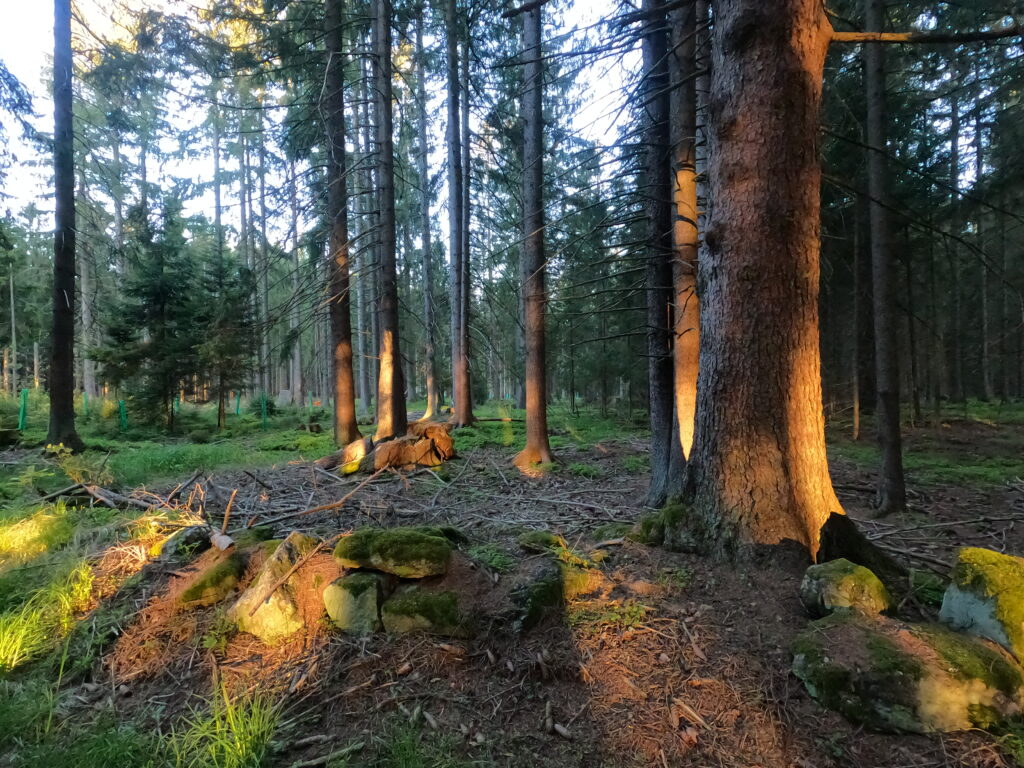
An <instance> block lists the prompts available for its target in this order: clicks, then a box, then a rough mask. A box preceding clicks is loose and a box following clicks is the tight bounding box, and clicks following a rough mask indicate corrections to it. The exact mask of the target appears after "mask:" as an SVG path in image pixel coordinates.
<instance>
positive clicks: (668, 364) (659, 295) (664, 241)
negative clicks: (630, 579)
mask: <svg viewBox="0 0 1024 768" xmlns="http://www.w3.org/2000/svg"><path fill="white" fill-rule="evenodd" d="M643 9H644V12H645V15H646V17H647V19H648V21H646V22H645V23H646V27H645V30H644V35H643V59H644V104H643V120H644V125H645V128H644V132H645V141H644V144H645V160H644V184H643V194H644V198H645V204H646V208H647V214H646V218H647V235H646V251H647V254H646V261H647V271H646V297H647V383H648V401H649V415H650V426H651V449H650V454H651V486H650V488H649V490H648V492H647V501H646V504H647V506H650V507H660V506H661V505H662V504H664V503H665V499H666V496H667V494H668V486H669V479H670V472H669V468H670V464H671V460H672V454H673V421H674V416H673V412H674V395H675V386H674V380H673V374H674V371H673V362H672V330H673V322H672V303H673V298H674V297H673V283H672V263H671V261H670V259H671V257H672V229H673V227H672V220H673V206H672V200H673V195H672V152H671V147H670V139H669V87H668V85H669V83H668V61H667V57H668V34H667V29H666V19H665V12H664V2H663V0H644V3H643Z"/></svg>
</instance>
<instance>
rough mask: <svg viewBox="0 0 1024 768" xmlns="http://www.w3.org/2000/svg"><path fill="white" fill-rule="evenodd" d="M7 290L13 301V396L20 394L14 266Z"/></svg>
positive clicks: (8, 279) (8, 274)
mask: <svg viewBox="0 0 1024 768" xmlns="http://www.w3.org/2000/svg"><path fill="white" fill-rule="evenodd" d="M7 288H8V294H9V296H10V301H11V394H17V393H18V313H17V310H16V309H15V305H14V265H13V264H12V265H11V271H10V272H8V273H7Z"/></svg>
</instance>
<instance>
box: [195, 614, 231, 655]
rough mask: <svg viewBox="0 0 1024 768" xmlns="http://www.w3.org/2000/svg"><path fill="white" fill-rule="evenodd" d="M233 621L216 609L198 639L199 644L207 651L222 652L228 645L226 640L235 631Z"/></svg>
mask: <svg viewBox="0 0 1024 768" xmlns="http://www.w3.org/2000/svg"><path fill="white" fill-rule="evenodd" d="M237 629H238V628H237V627H236V626H235V622H233V621H231V619H229V618H228V617H227V616H226V615H225V614H224V613H223V612H220V611H218V612H217V615H216V616H215V617H214V619H213V622H212V623H211V624H210V628H209V629H208V630H206V634H204V635H203V637H202V639H201V640H200V645H201V646H202V647H203V648H205V649H206V650H208V651H217V652H218V653H224V651H226V650H227V647H228V641H229V640H230V639H231V636H232V635H234V634H235V632H236V631H237Z"/></svg>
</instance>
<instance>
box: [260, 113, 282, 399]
mask: <svg viewBox="0 0 1024 768" xmlns="http://www.w3.org/2000/svg"><path fill="white" fill-rule="evenodd" d="M261 109H262V106H261ZM260 114H261V117H260V132H259V137H260V139H259V140H260V146H259V151H258V152H257V153H256V156H257V158H258V161H259V168H258V173H259V177H260V190H259V191H260V263H259V271H258V273H257V274H258V276H259V279H258V281H257V283H256V292H257V295H258V296H259V314H258V315H257V317H259V329H260V330H259V339H260V357H261V358H263V382H264V387H265V390H266V391H267V392H270V393H272V394H275V395H276V394H277V390H278V389H279V387H278V385H277V382H276V381H275V376H274V372H275V369H276V367H277V366H276V365H274V363H273V361H272V359H271V356H270V241H269V240H268V239H267V137H266V134H265V133H264V130H263V118H262V112H261V113H260Z"/></svg>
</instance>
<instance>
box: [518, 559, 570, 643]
mask: <svg viewBox="0 0 1024 768" xmlns="http://www.w3.org/2000/svg"><path fill="white" fill-rule="evenodd" d="M509 598H510V600H511V602H512V605H513V606H514V607H515V618H514V620H513V626H514V627H515V629H516V631H520V632H521V631H525V630H529V629H533V627H535V626H537V624H539V623H540V621H541V620H542V619H543V618H544V616H545V615H547V614H548V613H549V612H551V611H552V610H555V609H557V608H560V607H561V606H562V603H563V596H562V569H561V568H560V567H559V565H558V564H557V563H554V562H552V561H550V560H546V561H544V562H543V563H541V564H540V565H539V566H538V567H537V569H536V570H534V571H533V573H531V574H530V575H529V576H528V577H527V579H526V580H525V581H524V582H523V583H521V584H519V585H517V586H516V587H515V588H513V589H512V591H511V593H510V594H509Z"/></svg>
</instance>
